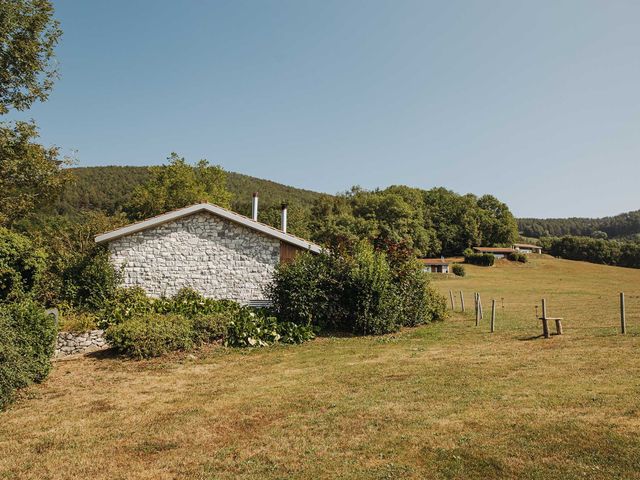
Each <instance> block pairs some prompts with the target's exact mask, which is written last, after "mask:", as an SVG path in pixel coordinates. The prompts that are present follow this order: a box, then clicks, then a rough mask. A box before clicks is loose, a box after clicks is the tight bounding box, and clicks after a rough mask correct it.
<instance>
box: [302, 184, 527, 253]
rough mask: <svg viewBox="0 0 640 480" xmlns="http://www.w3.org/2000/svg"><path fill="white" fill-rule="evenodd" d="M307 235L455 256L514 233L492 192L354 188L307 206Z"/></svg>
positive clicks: (509, 240)
mask: <svg viewBox="0 0 640 480" xmlns="http://www.w3.org/2000/svg"><path fill="white" fill-rule="evenodd" d="M310 231H311V232H312V238H313V239H314V240H316V241H318V242H321V243H326V244H329V245H336V244H340V243H344V242H348V243H351V242H354V241H357V240H358V239H361V238H366V239H368V240H370V241H371V242H373V243H374V244H378V245H383V244H387V243H400V242H402V243H405V242H406V243H407V244H408V246H409V247H410V248H412V249H413V250H414V251H415V252H416V253H417V254H418V255H421V256H433V255H440V254H443V255H456V254H460V253H462V252H463V251H464V250H465V249H466V248H468V247H471V246H473V245H501V244H509V243H512V242H514V241H515V240H516V239H517V237H518V230H517V224H516V221H515V219H514V217H513V215H512V214H511V212H510V211H509V209H508V207H507V206H506V205H505V204H504V203H502V202H500V201H498V200H497V199H496V198H495V197H493V196H490V195H485V196H483V197H480V198H477V197H476V196H474V195H470V194H468V195H459V194H457V193H455V192H452V191H450V190H446V189H444V188H434V189H432V190H421V189H418V188H411V187H406V186H392V187H389V188H386V189H384V190H373V191H367V190H363V189H361V188H358V187H354V188H353V189H352V190H351V191H349V192H347V193H345V194H342V195H337V196H335V197H331V196H325V197H323V198H322V199H320V200H318V201H317V202H316V203H315V205H314V206H313V208H312V212H311V218H310Z"/></svg>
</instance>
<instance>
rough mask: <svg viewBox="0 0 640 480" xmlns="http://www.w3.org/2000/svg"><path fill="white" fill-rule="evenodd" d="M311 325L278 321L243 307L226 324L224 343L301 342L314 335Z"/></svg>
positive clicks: (265, 344) (238, 344)
mask: <svg viewBox="0 0 640 480" xmlns="http://www.w3.org/2000/svg"><path fill="white" fill-rule="evenodd" d="M314 336H315V335H314V333H313V330H312V329H311V327H308V326H304V325H296V324H295V323H292V322H278V320H277V319H276V318H275V317H271V316H267V315H262V314H258V313H256V312H253V311H250V310H249V309H243V310H242V311H241V312H240V313H239V314H238V315H237V317H236V318H234V319H233V320H232V321H231V322H230V323H229V325H228V328H227V338H226V340H225V345H227V346H230V347H264V346H267V345H271V344H273V343H277V342H280V343H302V342H305V341H307V340H311V339H312V338H313V337H314Z"/></svg>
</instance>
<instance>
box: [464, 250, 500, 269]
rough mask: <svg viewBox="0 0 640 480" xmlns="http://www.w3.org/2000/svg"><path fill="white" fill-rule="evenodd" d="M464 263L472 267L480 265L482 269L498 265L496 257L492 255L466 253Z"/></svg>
mask: <svg viewBox="0 0 640 480" xmlns="http://www.w3.org/2000/svg"><path fill="white" fill-rule="evenodd" d="M464 261H465V262H466V263H470V264H471V265H479V266H481V267H492V266H493V265H494V264H495V263H496V257H495V256H494V255H493V254H491V253H467V252H465V256H464Z"/></svg>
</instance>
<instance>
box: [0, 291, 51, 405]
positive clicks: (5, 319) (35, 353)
mask: <svg viewBox="0 0 640 480" xmlns="http://www.w3.org/2000/svg"><path fill="white" fill-rule="evenodd" d="M55 338H56V326H55V320H54V318H53V317H52V316H51V315H47V314H46V313H45V311H44V309H43V308H42V307H41V306H40V305H38V304H37V303H35V302H34V301H32V300H23V301H21V302H14V303H10V304H4V305H2V306H0V408H3V407H5V406H6V405H7V404H8V403H9V402H11V400H12V399H13V398H14V394H15V391H16V390H17V389H19V388H23V387H26V386H28V385H30V384H31V383H34V382H36V383H37V382H41V381H43V380H44V379H45V378H46V377H47V375H48V374H49V371H50V369H51V357H52V355H53V353H54V350H55V343H54V342H55Z"/></svg>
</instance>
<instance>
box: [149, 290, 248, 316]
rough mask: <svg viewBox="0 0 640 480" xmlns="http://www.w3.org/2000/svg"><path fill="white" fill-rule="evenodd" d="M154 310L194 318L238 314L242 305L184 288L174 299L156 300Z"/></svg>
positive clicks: (153, 305)
mask: <svg viewBox="0 0 640 480" xmlns="http://www.w3.org/2000/svg"><path fill="white" fill-rule="evenodd" d="M152 308H153V311H155V312H157V313H174V314H176V315H184V316H185V317H187V318H194V317H196V316H198V315H213V314H216V313H230V312H236V311H238V309H239V308H240V305H238V303H236V302H234V301H231V300H214V299H213V298H206V297H204V296H203V295H202V294H201V293H200V292H197V291H196V290H194V289H192V288H182V289H180V291H179V292H178V293H176V294H175V295H174V296H173V297H165V298H160V299H157V300H154V301H153V302H152Z"/></svg>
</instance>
